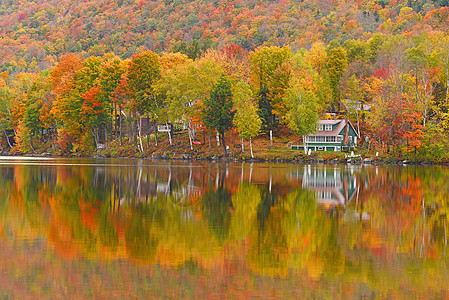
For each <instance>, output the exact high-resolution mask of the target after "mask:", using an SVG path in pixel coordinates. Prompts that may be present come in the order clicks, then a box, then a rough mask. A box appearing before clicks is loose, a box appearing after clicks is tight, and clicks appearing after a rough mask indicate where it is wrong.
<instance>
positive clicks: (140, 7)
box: [0, 0, 449, 73]
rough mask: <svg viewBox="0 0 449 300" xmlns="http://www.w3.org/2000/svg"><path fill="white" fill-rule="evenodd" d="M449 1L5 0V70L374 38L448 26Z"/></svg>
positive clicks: (0, 30) (0, 54)
mask: <svg viewBox="0 0 449 300" xmlns="http://www.w3.org/2000/svg"><path fill="white" fill-rule="evenodd" d="M447 5H449V1H447V0H438V1H435V0H433V1H430V0H422V1H410V0H407V1H401V0H398V1H395V0H376V1H372V0H369V1H368V0H358V1H352V0H349V1H339V0H326V1H325V0H318V1H317V0H313V1H312V0H292V1H288V0H281V1H267V0H264V1H255V0H246V1H243V0H234V1H230V0H215V1H205V0H195V1H186V0H174V1H169V0H156V1H149V0H139V1H129V0H116V1H112V0H98V1H88V0H84V1H73V0H61V1H55V0H39V1H17V0H2V1H0V70H1V71H9V73H15V72H22V71H25V72H36V71H40V70H44V69H47V68H49V67H50V66H52V65H53V64H54V62H55V61H57V60H58V58H59V57H60V56H61V55H63V54H65V53H67V52H74V53H82V54H83V55H84V56H85V57H87V56H92V55H97V56H101V55H103V54H104V53H107V52H114V53H115V54H117V55H118V56H120V57H121V58H122V59H125V58H129V57H131V55H132V54H133V53H140V52H142V51H144V50H146V49H148V50H152V51H155V52H157V53H161V52H163V51H174V52H177V51H179V52H183V53H186V54H188V55H189V56H190V57H191V58H196V57H197V56H198V55H199V54H200V53H201V52H202V51H204V50H205V49H206V48H215V49H221V48H222V47H223V46H225V45H227V44H229V43H231V42H232V43H235V44H238V45H240V46H242V47H243V48H244V49H247V50H253V49H255V48H256V47H258V46H261V45H264V46H282V45H289V46H290V47H291V49H292V50H293V51H297V50H298V49H300V48H302V47H305V48H309V47H310V45H311V44H312V43H313V42H315V41H318V40H321V41H323V42H324V43H325V44H327V43H329V42H330V41H332V40H337V41H339V42H340V43H343V42H344V41H345V40H348V39H362V40H367V39H368V38H369V37H370V36H371V34H372V33H375V32H380V33H385V34H389V33H391V34H399V33H409V35H415V34H419V33H420V32H422V31H423V30H424V31H429V30H431V29H433V30H440V31H446V30H447V27H448V24H449V22H448V16H449V8H448V7H447Z"/></svg>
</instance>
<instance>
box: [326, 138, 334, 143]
mask: <svg viewBox="0 0 449 300" xmlns="http://www.w3.org/2000/svg"><path fill="white" fill-rule="evenodd" d="M326 143H335V136H326Z"/></svg>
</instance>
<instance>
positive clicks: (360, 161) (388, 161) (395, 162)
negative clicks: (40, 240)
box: [0, 152, 449, 166]
mask: <svg viewBox="0 0 449 300" xmlns="http://www.w3.org/2000/svg"><path fill="white" fill-rule="evenodd" d="M0 156H15V157H20V156H28V157H49V158H114V159H115V158H116V159H146V160H162V161H208V162H228V163H229V162H232V163H243V162H247V163H248V162H249V163H279V164H322V165H338V164H344V165H373V166H378V165H391V166H400V165H402V166H407V165H412V166H449V162H435V161H411V160H403V159H395V158H391V157H383V156H379V157H378V158H377V159H373V158H371V157H370V156H367V157H365V158H362V157H360V158H359V157H348V158H344V159H337V158H334V159H324V158H300V159H288V158H275V159H265V158H241V157H238V158H236V157H222V156H212V157H195V156H191V155H183V156H181V157H170V156H168V155H162V156H154V155H153V156H110V155H55V154H51V153H10V152H0Z"/></svg>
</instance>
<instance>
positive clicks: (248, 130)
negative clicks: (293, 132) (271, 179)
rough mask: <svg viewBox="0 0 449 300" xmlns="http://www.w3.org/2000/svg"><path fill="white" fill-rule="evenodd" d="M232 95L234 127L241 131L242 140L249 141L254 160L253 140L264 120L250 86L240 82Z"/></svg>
mask: <svg viewBox="0 0 449 300" xmlns="http://www.w3.org/2000/svg"><path fill="white" fill-rule="evenodd" d="M232 93H233V95H234V102H235V108H236V115H235V119H234V125H235V127H236V128H237V129H238V130H239V131H240V137H241V138H243V139H249V146H250V150H251V157H252V158H254V155H253V147H252V143H251V138H252V137H255V136H257V135H258V134H259V131H260V129H261V127H262V120H261V119H260V117H259V115H258V110H257V106H256V104H255V103H254V101H253V98H252V92H251V88H250V87H249V85H247V84H246V83H245V82H243V81H239V82H238V83H237V84H236V85H235V86H234V87H233V92H232ZM242 150H243V143H242Z"/></svg>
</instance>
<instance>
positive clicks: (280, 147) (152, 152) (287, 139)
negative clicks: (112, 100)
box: [4, 130, 449, 164]
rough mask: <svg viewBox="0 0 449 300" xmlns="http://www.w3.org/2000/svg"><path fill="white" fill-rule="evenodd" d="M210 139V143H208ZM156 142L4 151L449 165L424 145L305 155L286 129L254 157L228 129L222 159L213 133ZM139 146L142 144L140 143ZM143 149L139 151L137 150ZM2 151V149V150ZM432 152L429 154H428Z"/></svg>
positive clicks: (263, 142) (262, 139)
mask: <svg viewBox="0 0 449 300" xmlns="http://www.w3.org/2000/svg"><path fill="white" fill-rule="evenodd" d="M209 139H210V142H209ZM157 140H158V143H157V145H156V144H155V138H154V136H151V137H150V140H149V141H147V138H146V137H144V138H142V139H141V140H140V139H137V142H136V143H135V142H134V140H133V139H131V140H129V139H128V138H127V137H124V138H123V139H122V145H120V141H119V139H115V140H113V141H111V142H109V143H108V144H107V145H104V147H103V148H100V149H94V147H92V149H91V150H88V151H83V152H74V153H68V152H65V151H62V150H61V149H59V148H58V147H56V146H55V145H53V144H52V143H51V142H47V143H44V144H38V143H35V145H34V147H33V149H34V151H33V152H29V153H21V152H20V151H17V148H13V149H9V151H7V152H6V153H9V154H12V155H21V154H27V155H49V156H90V157H98V156H99V157H128V158H160V159H199V160H201V159H204V160H221V159H228V160H232V161H252V160H253V161H279V162H282V161H284V162H319V163H343V162H348V161H351V162H353V163H358V162H361V161H362V160H365V162H369V163H373V164H397V163H404V161H405V162H406V163H412V164H429V163H431V164H449V154H448V157H446V156H445V155H439V156H438V157H435V153H441V152H442V151H432V149H431V147H428V148H429V149H427V151H426V152H427V153H428V154H429V155H427V156H426V155H423V154H422V153H419V154H418V155H417V154H416V153H408V154H407V152H401V153H400V154H399V153H398V152H396V153H394V154H393V153H392V152H390V153H380V154H379V155H377V156H376V154H375V153H376V152H379V151H376V149H371V151H366V150H365V149H363V148H362V149H361V150H360V151H356V152H355V154H356V155H360V156H361V158H347V156H348V155H349V153H343V152H321V151H315V152H312V154H311V155H310V156H309V155H306V154H305V153H304V152H303V151H299V150H291V149H290V145H291V144H297V143H299V141H300V136H297V135H294V134H291V133H290V132H289V131H288V130H284V131H279V132H276V133H275V134H274V135H273V140H272V142H271V141H270V138H269V136H268V135H260V136H258V137H257V138H255V139H253V140H252V147H253V154H254V158H252V157H251V152H250V144H249V141H246V140H244V141H243V151H242V144H241V142H242V140H241V139H240V138H239V137H238V133H236V132H228V134H227V136H226V145H227V147H228V150H227V152H228V157H227V158H225V155H224V150H223V146H222V144H221V141H220V145H218V144H217V140H216V137H215V135H214V136H210V137H209V135H208V134H207V133H205V134H203V133H199V134H197V136H196V141H199V142H201V145H195V144H194V145H193V150H192V149H191V148H190V142H189V137H188V133H187V131H184V132H178V133H177V134H175V135H174V136H173V137H172V143H171V144H170V142H169V138H168V135H167V134H158V136H157ZM140 145H142V147H141V146H140ZM141 148H143V151H141ZM4 153H5V152H4ZM431 154H432V155H431Z"/></svg>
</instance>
